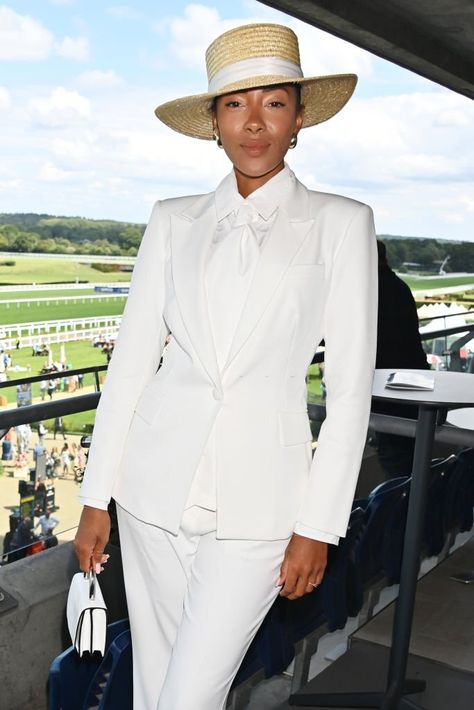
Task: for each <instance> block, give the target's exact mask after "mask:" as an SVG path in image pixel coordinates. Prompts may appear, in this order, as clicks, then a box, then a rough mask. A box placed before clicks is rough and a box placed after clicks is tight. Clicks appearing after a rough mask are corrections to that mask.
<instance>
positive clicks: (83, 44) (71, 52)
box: [55, 37, 90, 62]
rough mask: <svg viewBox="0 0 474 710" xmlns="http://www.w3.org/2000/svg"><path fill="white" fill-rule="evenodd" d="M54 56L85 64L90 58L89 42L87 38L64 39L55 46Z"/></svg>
mask: <svg viewBox="0 0 474 710" xmlns="http://www.w3.org/2000/svg"><path fill="white" fill-rule="evenodd" d="M55 50H56V54H59V56H60V57H65V58H66V59H74V60H75V61H77V62H86V61H87V60H88V59H89V56H90V47H89V40H88V39H87V37H65V38H64V39H63V40H62V41H61V42H57V43H56V45H55Z"/></svg>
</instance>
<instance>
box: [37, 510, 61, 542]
mask: <svg viewBox="0 0 474 710" xmlns="http://www.w3.org/2000/svg"><path fill="white" fill-rule="evenodd" d="M57 525H59V519H58V518H55V517H54V516H52V515H51V513H50V511H49V510H47V511H46V512H45V513H44V515H41V516H40V519H39V520H38V522H37V523H36V525H35V528H34V529H35V530H36V529H37V528H40V535H41V536H42V537H49V536H50V535H52V533H53V530H54V528H55V527H56V526H57Z"/></svg>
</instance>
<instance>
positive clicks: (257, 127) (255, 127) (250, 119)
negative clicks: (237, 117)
mask: <svg viewBox="0 0 474 710" xmlns="http://www.w3.org/2000/svg"><path fill="white" fill-rule="evenodd" d="M264 127H265V121H264V120H263V116H262V114H261V111H260V109H259V108H257V107H250V110H249V113H248V116H247V121H246V124H245V129H246V130H247V131H249V132H250V133H258V132H260V131H263V129H264Z"/></svg>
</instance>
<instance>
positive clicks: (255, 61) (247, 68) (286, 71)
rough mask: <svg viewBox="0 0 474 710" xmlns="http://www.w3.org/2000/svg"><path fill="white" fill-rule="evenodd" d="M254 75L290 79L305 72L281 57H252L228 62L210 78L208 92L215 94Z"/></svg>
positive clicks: (297, 77)
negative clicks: (231, 62) (232, 62)
mask: <svg viewBox="0 0 474 710" xmlns="http://www.w3.org/2000/svg"><path fill="white" fill-rule="evenodd" d="M254 76H287V77H288V81H291V80H292V79H301V78H302V77H303V72H302V71H301V68H300V67H299V66H298V65H297V64H293V62H288V61H286V60H285V59H281V58H280V57H252V58H251V59H242V60H241V61H240V62H235V63H234V64H228V65H227V66H225V67H223V68H222V69H220V70H219V71H218V72H216V73H215V74H214V76H213V77H212V79H210V80H209V87H208V93H209V94H214V93H216V92H219V91H221V89H223V88H224V87H226V86H229V85H230V84H233V83H235V82H236V81H242V80H244V79H248V78H249V77H254Z"/></svg>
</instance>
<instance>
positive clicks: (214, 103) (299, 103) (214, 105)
mask: <svg viewBox="0 0 474 710" xmlns="http://www.w3.org/2000/svg"><path fill="white" fill-rule="evenodd" d="M287 86H293V87H294V88H295V91H296V111H297V112H298V111H301V109H302V108H303V103H302V101H301V84H292V83H291V82H288V84H270V86H269V87H266V88H269V89H271V88H273V87H278V88H280V89H283V88H285V87H287ZM255 88H258V87H255ZM244 91H251V89H244ZM236 93H237V92H236ZM221 96H225V94H221ZM218 98H220V96H214V98H213V99H212V100H211V101H209V107H208V108H209V113H210V114H211V115H214V114H215V112H216V109H217V99H218Z"/></svg>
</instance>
